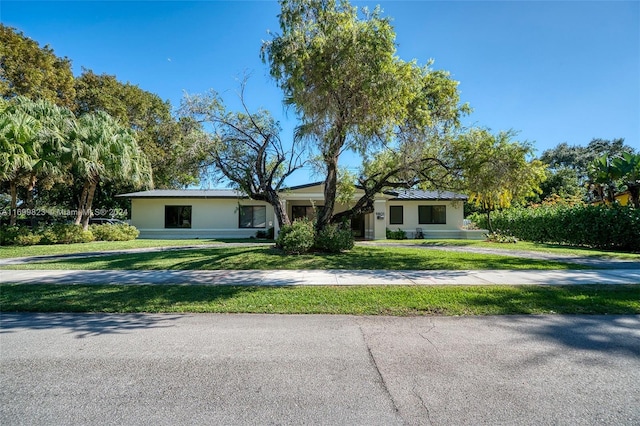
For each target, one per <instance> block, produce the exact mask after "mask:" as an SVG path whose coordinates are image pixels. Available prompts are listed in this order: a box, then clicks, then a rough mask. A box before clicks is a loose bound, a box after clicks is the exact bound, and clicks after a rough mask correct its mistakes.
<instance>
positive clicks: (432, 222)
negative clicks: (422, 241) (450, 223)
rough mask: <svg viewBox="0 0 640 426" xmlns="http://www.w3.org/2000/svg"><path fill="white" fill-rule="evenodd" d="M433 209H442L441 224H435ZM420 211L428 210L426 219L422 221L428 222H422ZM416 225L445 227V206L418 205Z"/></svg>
mask: <svg viewBox="0 0 640 426" xmlns="http://www.w3.org/2000/svg"><path fill="white" fill-rule="evenodd" d="M435 208H442V209H443V213H442V219H443V221H442V222H436V221H435V220H436V216H435V215H434V209H435ZM422 209H428V211H429V213H428V214H427V217H426V218H424V219H431V220H430V221H426V220H423V215H422V214H421V210H422ZM418 224H419V225H446V224H447V206H446V204H436V205H420V206H418Z"/></svg>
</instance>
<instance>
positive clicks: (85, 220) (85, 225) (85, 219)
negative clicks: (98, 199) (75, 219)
mask: <svg viewBox="0 0 640 426" xmlns="http://www.w3.org/2000/svg"><path fill="white" fill-rule="evenodd" d="M97 186H98V184H97V183H94V182H92V183H91V186H90V187H89V193H88V194H87V203H86V205H85V208H84V211H83V212H82V229H84V230H85V231H86V230H87V229H89V219H91V216H93V214H92V212H91V205H92V204H93V195H94V194H95V192H96V187H97Z"/></svg>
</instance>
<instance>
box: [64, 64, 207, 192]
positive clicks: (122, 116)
mask: <svg viewBox="0 0 640 426" xmlns="http://www.w3.org/2000/svg"><path fill="white" fill-rule="evenodd" d="M75 88H76V112H77V114H78V115H82V114H85V113H90V112H96V111H104V112H106V113H108V114H109V115H110V116H112V117H113V118H115V119H116V120H119V121H120V122H121V123H123V124H126V125H127V126H129V127H130V128H131V129H132V130H133V131H135V133H136V140H137V143H138V145H139V146H140V148H141V149H142V151H143V152H144V153H145V155H146V156H147V158H148V159H149V162H150V164H151V168H152V169H153V174H154V183H155V186H156V187H158V188H179V187H185V186H188V185H190V184H194V183H197V182H198V180H199V175H200V171H201V169H200V166H201V164H202V160H203V156H204V152H202V151H201V150H200V149H199V145H198V142H199V139H198V138H196V137H194V132H197V131H198V130H199V128H198V126H195V125H194V123H192V122H189V121H188V120H182V121H180V120H176V119H175V118H174V117H173V116H172V111H171V105H170V103H169V102H168V101H163V100H162V99H161V98H160V97H159V96H158V95H156V94H154V93H151V92H148V91H145V90H143V89H141V88H140V87H138V86H136V85H134V84H131V83H122V82H120V81H119V80H118V79H117V78H116V77H115V76H113V75H108V74H100V75H98V74H95V73H94V72H93V71H91V70H83V72H82V75H80V77H78V78H77V79H76V83H75ZM113 189H114V191H116V192H117V191H122V190H126V189H127V188H122V187H121V188H113Z"/></svg>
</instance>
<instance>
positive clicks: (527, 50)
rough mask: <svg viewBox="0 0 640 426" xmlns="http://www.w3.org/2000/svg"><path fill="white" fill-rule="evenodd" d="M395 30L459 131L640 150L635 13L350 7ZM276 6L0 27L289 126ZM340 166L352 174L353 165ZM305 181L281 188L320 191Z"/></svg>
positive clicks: (160, 11)
mask: <svg viewBox="0 0 640 426" xmlns="http://www.w3.org/2000/svg"><path fill="white" fill-rule="evenodd" d="M353 3H354V4H356V5H358V6H368V7H370V8H373V7H375V5H376V4H380V5H381V7H382V9H383V10H384V15H385V16H390V17H391V18H393V24H394V27H395V30H396V35H397V39H396V41H397V44H398V55H399V56H400V57H401V58H402V59H404V60H410V59H416V60H417V61H418V62H419V63H421V64H424V63H426V61H427V60H428V59H430V58H432V59H434V60H435V64H434V68H436V69H445V70H448V71H449V72H451V74H452V76H453V78H454V79H456V80H458V81H460V86H459V88H460V91H461V99H462V101H464V102H468V103H469V104H470V105H471V107H472V108H473V109H474V112H473V113H472V114H471V115H470V116H469V117H467V118H466V119H465V124H466V125H478V126H483V127H488V128H491V129H492V130H493V131H499V130H507V129H514V130H516V131H519V132H520V133H519V135H518V139H521V140H528V141H530V142H533V143H534V145H535V147H536V149H537V153H538V154H541V153H542V151H544V150H545V149H548V148H552V147H554V146H556V145H557V144H559V143H560V142H568V143H569V144H572V145H574V144H575V145H586V144H587V143H589V141H590V140H591V139H592V138H604V139H613V138H619V137H622V138H625V141H626V143H627V144H628V145H631V146H632V147H635V148H637V149H640V2H638V1H604V2H598V1H567V2H560V1H532V2H527V1H447V2H444V1H380V2H376V1H371V2H369V1H356V2H353ZM278 12H279V6H278V3H277V2H275V1H196V2H186V1H184V2H178V1H142V2H133V1H122V2H117V1H113V2H100V1H67V2H59V1H46V2H39V1H29V0H21V1H11V0H2V1H1V2H0V20H1V21H2V23H4V24H5V25H9V26H13V27H16V28H18V29H19V30H21V31H23V32H24V33H25V34H26V35H27V36H29V37H31V38H32V39H34V40H36V41H38V42H39V43H40V44H41V45H44V44H49V45H50V46H51V47H52V48H53V49H54V51H55V53H56V54H57V55H58V56H67V57H68V58H70V59H71V60H72V61H73V69H74V73H75V74H76V75H78V74H80V72H81V68H82V67H85V68H89V69H92V70H93V71H94V72H96V73H108V74H114V75H116V76H117V77H118V79H119V80H121V81H128V82H131V83H133V84H137V85H138V86H140V87H141V88H143V89H145V90H148V91H151V92H154V93H156V94H158V95H159V96H160V97H161V98H163V99H166V100H169V101H171V103H172V105H173V106H174V107H177V106H178V105H179V103H180V99H181V97H182V94H183V92H184V91H187V92H189V93H201V92H204V91H207V90H208V89H210V88H213V89H215V90H217V91H219V92H221V93H223V96H224V97H225V100H226V101H227V104H228V105H229V106H230V107H236V106H237V103H236V94H235V92H236V90H237V88H238V81H237V78H238V77H240V76H242V74H243V73H244V72H250V73H251V74H252V77H251V78H250V80H249V84H248V86H247V93H246V95H247V100H248V102H249V104H250V105H251V106H252V107H256V108H257V107H265V108H267V109H269V110H270V111H272V113H273V114H274V115H275V116H276V117H277V118H278V119H279V120H280V121H281V123H282V126H283V134H282V137H283V139H284V140H287V139H290V138H291V135H292V129H293V127H294V126H295V124H296V119H295V116H294V115H293V113H292V112H289V113H287V111H285V110H284V109H283V107H282V95H281V92H280V91H279V89H278V88H277V87H276V86H275V84H274V83H273V81H272V80H271V79H270V78H269V76H268V70H267V68H266V66H265V65H264V64H262V62H261V61H260V57H259V52H260V45H261V41H262V40H263V39H268V38H269V35H268V34H267V30H271V31H275V32H277V31H278V30H279V28H278V21H277V14H278ZM348 165H352V166H355V165H356V164H355V163H352V162H351V160H350V161H349V164H348ZM308 175H309V171H308V170H307V171H305V172H303V174H301V175H298V176H297V177H296V178H295V179H294V182H290V183H291V184H296V183H303V182H305V181H309V180H316V179H317V176H315V177H312V176H308Z"/></svg>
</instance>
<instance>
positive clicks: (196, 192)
mask: <svg viewBox="0 0 640 426" xmlns="http://www.w3.org/2000/svg"><path fill="white" fill-rule="evenodd" d="M317 184H318V183H314V184H308V185H298V186H295V187H290V188H287V189H289V190H292V189H301V188H307V187H310V186H314V185H317ZM283 191H286V189H284V190H283ZM385 194H386V195H389V196H391V197H393V198H391V200H422V201H437V200H446V201H453V200H459V201H464V200H467V199H468V198H469V197H467V196H466V195H464V194H458V193H455V192H450V191H422V190H419V189H397V190H393V191H386V192H385ZM117 197H121V198H248V197H247V196H246V195H245V194H243V193H242V192H239V191H236V190H235V189H153V190H151V191H140V192H130V193H128V194H120V195H117Z"/></svg>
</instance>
